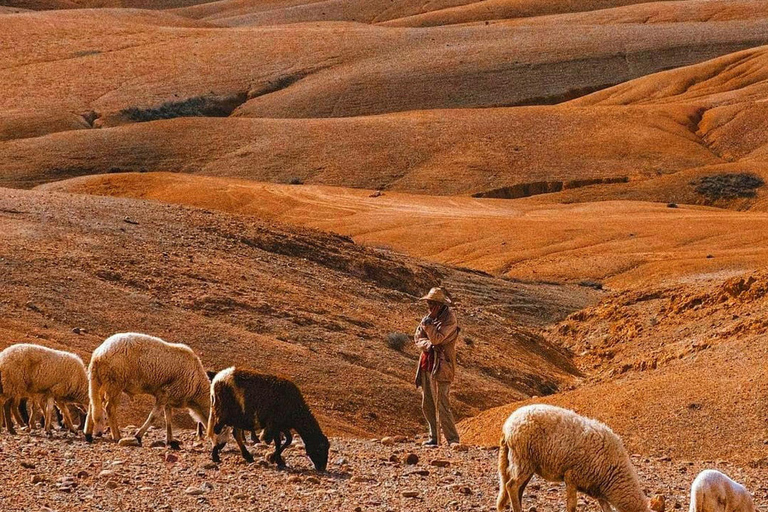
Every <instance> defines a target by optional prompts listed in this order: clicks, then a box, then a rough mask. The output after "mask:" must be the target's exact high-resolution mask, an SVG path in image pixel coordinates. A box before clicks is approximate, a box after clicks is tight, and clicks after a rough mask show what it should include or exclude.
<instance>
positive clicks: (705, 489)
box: [689, 469, 755, 512]
mask: <svg viewBox="0 0 768 512" xmlns="http://www.w3.org/2000/svg"><path fill="white" fill-rule="evenodd" d="M689 512H755V505H754V503H753V502H752V496H751V495H750V494H749V491H747V489H746V487H744V486H743V485H741V484H740V483H737V482H734V481H733V480H731V479H730V478H728V477H727V476H726V475H724V474H723V473H721V472H719V471H715V470H714V469H706V470H704V471H702V472H701V473H699V475H698V476H697V477H696V479H695V480H694V481H693V484H692V485H691V506H690V509H689Z"/></svg>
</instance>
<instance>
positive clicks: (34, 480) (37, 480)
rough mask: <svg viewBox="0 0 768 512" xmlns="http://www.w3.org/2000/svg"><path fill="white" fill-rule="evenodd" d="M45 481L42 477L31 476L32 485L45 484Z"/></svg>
mask: <svg viewBox="0 0 768 512" xmlns="http://www.w3.org/2000/svg"><path fill="white" fill-rule="evenodd" d="M45 481H46V479H45V478H44V477H42V476H40V475H32V483H33V484H38V483H40V482H45Z"/></svg>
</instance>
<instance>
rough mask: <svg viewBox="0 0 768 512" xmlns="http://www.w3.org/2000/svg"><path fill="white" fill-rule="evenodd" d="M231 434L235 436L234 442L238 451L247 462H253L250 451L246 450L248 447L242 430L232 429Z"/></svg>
mask: <svg viewBox="0 0 768 512" xmlns="http://www.w3.org/2000/svg"><path fill="white" fill-rule="evenodd" d="M232 436H233V437H234V438H235V442H236V443H237V446H238V447H239V448H240V453H241V454H242V455H243V458H244V459H245V461H246V462H247V463H249V464H250V463H251V462H253V455H251V453H250V452H249V451H248V448H246V446H245V436H244V435H243V430H242V429H239V428H235V429H232Z"/></svg>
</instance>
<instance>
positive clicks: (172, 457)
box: [165, 453, 179, 464]
mask: <svg viewBox="0 0 768 512" xmlns="http://www.w3.org/2000/svg"><path fill="white" fill-rule="evenodd" d="M165 462H169V463H171V464H173V463H175V462H179V457H178V455H175V454H173V453H166V454H165Z"/></svg>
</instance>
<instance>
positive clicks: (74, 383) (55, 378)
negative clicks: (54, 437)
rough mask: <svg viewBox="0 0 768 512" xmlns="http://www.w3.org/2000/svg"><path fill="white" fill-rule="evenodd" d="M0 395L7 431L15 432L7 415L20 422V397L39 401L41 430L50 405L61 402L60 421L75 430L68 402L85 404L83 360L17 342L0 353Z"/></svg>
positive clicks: (47, 425) (48, 417)
mask: <svg viewBox="0 0 768 512" xmlns="http://www.w3.org/2000/svg"><path fill="white" fill-rule="evenodd" d="M0 381H1V384H0V389H1V390H2V391H0V397H1V398H2V399H3V400H4V401H5V403H4V405H3V416H4V419H5V426H6V428H7V430H8V432H9V433H11V434H15V433H16V432H15V430H14V428H13V422H12V420H11V414H13V416H14V419H16V421H17V422H18V423H23V422H24V418H23V415H22V414H21V413H20V412H19V405H20V403H21V400H22V399H24V398H29V399H32V400H40V401H41V403H42V404H43V405H44V410H45V431H46V432H50V431H51V426H52V421H51V413H52V410H53V404H54V403H59V404H61V405H62V407H63V408H62V415H63V418H64V423H65V424H66V426H67V428H69V429H70V430H71V431H73V432H74V431H75V429H74V427H73V425H72V418H71V416H70V414H69V411H68V408H67V407H65V406H66V405H68V404H75V405H82V406H87V405H88V378H87V377H86V374H85V365H84V364H83V360H82V359H80V357H78V356H77V355H75V354H72V353H70V352H64V351H62V350H54V349H51V348H48V347H43V346H40V345H31V344H27V343H20V344H17V345H11V346H10V347H8V348H6V349H5V350H3V351H2V352H0Z"/></svg>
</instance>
